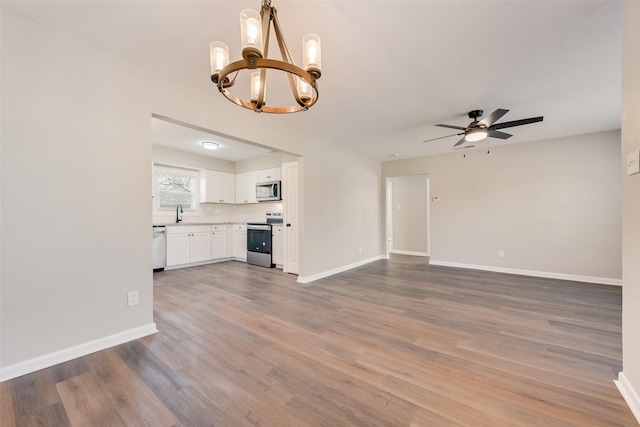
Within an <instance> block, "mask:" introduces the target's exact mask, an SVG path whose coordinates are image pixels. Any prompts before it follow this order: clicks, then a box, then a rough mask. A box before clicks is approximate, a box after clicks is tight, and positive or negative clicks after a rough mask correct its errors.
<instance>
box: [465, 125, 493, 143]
mask: <svg viewBox="0 0 640 427" xmlns="http://www.w3.org/2000/svg"><path fill="white" fill-rule="evenodd" d="M488 135H489V132H487V130H486V129H484V128H477V129H473V130H471V131H470V132H469V133H467V134H466V135H465V136H464V139H465V141H467V142H477V141H482V140H483V139H485V138H486V137H487V136H488Z"/></svg>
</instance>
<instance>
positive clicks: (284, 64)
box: [209, 0, 321, 114]
mask: <svg viewBox="0 0 640 427" xmlns="http://www.w3.org/2000/svg"><path fill="white" fill-rule="evenodd" d="M272 24H273V30H274V34H275V37H276V41H277V42H278V47H279V48H280V54H281V56H282V60H276V59H269V58H268V53H269V35H270V33H271V28H272V27H271V26H272ZM240 33H241V40H242V58H243V59H241V60H239V61H235V62H232V63H229V47H228V46H227V45H226V44H224V43H222V42H218V41H215V42H211V44H210V45H209V53H210V59H211V81H212V82H213V83H214V84H216V85H217V86H218V90H219V91H220V93H222V94H223V95H224V96H225V97H226V98H227V99H228V100H230V101H231V102H233V103H235V104H237V105H239V106H241V107H244V108H248V109H250V110H253V111H255V112H258V113H259V112H265V113H278V114H280V113H295V112H298V111H306V110H307V109H309V107H311V106H312V105H313V104H315V103H316V101H318V83H317V80H318V79H319V78H320V75H321V72H320V60H321V57H320V37H318V36H317V35H315V34H307V35H306V36H304V37H303V38H302V52H303V53H302V68H301V67H298V66H297V65H296V64H295V62H294V60H293V58H292V56H291V53H290V52H289V48H288V47H287V43H286V42H285V40H284V36H283V35H282V30H281V28H280V23H279V22H278V14H277V11H276V8H275V7H272V6H271V0H262V9H261V10H260V12H257V11H255V10H252V9H245V10H243V11H242V12H241V13H240ZM263 41H264V42H263ZM243 70H254V71H252V72H251V73H250V88H251V89H250V92H251V94H250V97H249V98H248V99H249V100H248V101H247V100H245V99H242V98H241V97H239V96H237V95H235V94H234V93H232V92H231V91H230V90H229V89H230V88H231V87H233V85H234V84H235V83H236V80H237V79H238V76H239V75H240V73H241V71H243ZM267 70H275V71H279V72H285V73H286V76H287V78H288V80H289V86H290V89H291V94H292V95H293V99H292V100H291V104H292V105H287V106H271V105H267V104H266V96H265V95H266V89H267ZM271 72H272V71H270V73H271ZM294 100H295V103H294V102H293V101H294Z"/></svg>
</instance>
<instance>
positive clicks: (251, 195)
mask: <svg viewBox="0 0 640 427" xmlns="http://www.w3.org/2000/svg"><path fill="white" fill-rule="evenodd" d="M257 182H258V172H256V171H252V172H245V173H239V174H237V175H236V203H238V204H242V203H258V201H257V200H256V183H257Z"/></svg>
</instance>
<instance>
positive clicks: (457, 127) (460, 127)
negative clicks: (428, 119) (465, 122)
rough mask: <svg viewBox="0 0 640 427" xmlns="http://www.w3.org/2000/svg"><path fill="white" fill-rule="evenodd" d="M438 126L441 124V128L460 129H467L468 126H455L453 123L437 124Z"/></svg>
mask: <svg viewBox="0 0 640 427" xmlns="http://www.w3.org/2000/svg"><path fill="white" fill-rule="evenodd" d="M436 126H440V127H441V128H449V129H458V130H466V129H467V128H465V127H462V126H453V125H436Z"/></svg>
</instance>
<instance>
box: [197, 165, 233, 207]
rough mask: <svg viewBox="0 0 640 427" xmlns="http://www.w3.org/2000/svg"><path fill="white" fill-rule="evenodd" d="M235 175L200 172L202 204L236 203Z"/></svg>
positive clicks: (203, 170)
mask: <svg viewBox="0 0 640 427" xmlns="http://www.w3.org/2000/svg"><path fill="white" fill-rule="evenodd" d="M235 192H236V189H235V175H234V174H232V173H227V172H218V171H210V170H205V169H202V170H200V203H235V201H236V200H235Z"/></svg>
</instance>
